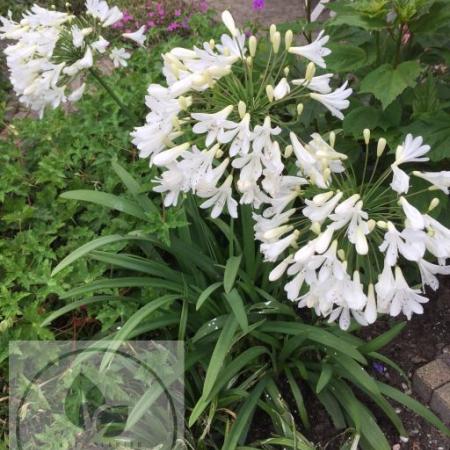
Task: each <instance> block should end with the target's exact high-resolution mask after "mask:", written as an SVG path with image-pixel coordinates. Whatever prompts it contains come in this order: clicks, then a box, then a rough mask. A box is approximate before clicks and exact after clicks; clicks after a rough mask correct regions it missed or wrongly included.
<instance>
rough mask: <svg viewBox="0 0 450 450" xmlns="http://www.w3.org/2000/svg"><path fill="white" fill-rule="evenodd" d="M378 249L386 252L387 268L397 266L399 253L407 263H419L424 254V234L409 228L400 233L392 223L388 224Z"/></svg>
mask: <svg viewBox="0 0 450 450" xmlns="http://www.w3.org/2000/svg"><path fill="white" fill-rule="evenodd" d="M379 248H380V251H382V252H386V259H385V262H386V264H388V265H389V266H395V265H396V264H397V259H398V255H399V253H400V254H401V255H402V256H403V257H404V258H406V259H407V260H408V261H419V259H421V258H422V257H423V255H424V254H425V233H423V232H418V231H417V230H413V229H410V228H405V229H404V230H403V231H402V232H401V233H400V232H399V231H398V230H397V229H396V228H395V226H394V224H393V223H391V222H388V231H387V232H386V233H385V235H384V241H383V243H382V244H381V245H380V247H379Z"/></svg>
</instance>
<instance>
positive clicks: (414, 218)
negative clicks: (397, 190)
mask: <svg viewBox="0 0 450 450" xmlns="http://www.w3.org/2000/svg"><path fill="white" fill-rule="evenodd" d="M399 203H400V205H401V206H402V208H403V212H404V213H405V216H406V218H407V219H408V226H409V227H410V228H412V229H413V230H423V228H424V226H425V220H424V217H423V214H422V213H421V212H420V211H419V210H418V209H417V208H415V207H414V206H413V205H411V203H409V202H408V200H406V198H405V197H400V200H399Z"/></svg>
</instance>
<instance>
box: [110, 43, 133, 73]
mask: <svg viewBox="0 0 450 450" xmlns="http://www.w3.org/2000/svg"><path fill="white" fill-rule="evenodd" d="M109 57H110V58H111V60H112V62H113V64H114V67H116V68H117V67H120V66H122V67H127V66H128V62H127V60H128V59H130V57H131V54H130V53H128V52H127V51H126V50H125V49H124V48H117V47H114V48H113V49H112V50H111V53H110V54H109Z"/></svg>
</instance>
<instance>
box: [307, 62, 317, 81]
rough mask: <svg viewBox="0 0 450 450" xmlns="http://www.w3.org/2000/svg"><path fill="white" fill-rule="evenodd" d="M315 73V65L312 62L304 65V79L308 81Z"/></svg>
mask: <svg viewBox="0 0 450 450" xmlns="http://www.w3.org/2000/svg"><path fill="white" fill-rule="evenodd" d="M315 73H316V65H315V64H314V63H313V62H310V63H309V64H308V65H307V67H306V73H305V80H306V81H307V82H310V81H311V80H312V78H313V76H314V74H315Z"/></svg>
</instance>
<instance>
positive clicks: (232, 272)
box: [223, 255, 242, 294]
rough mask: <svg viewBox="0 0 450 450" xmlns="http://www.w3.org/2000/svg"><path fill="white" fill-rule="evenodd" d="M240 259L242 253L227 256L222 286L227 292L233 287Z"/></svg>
mask: <svg viewBox="0 0 450 450" xmlns="http://www.w3.org/2000/svg"><path fill="white" fill-rule="evenodd" d="M241 259H242V255H239V256H232V257H230V258H228V261H227V264H226V266H225V273H224V275H223V286H224V288H225V292H226V293H227V294H229V293H230V291H231V289H233V286H234V282H235V280H236V276H237V273H238V271H239V265H240V264H241Z"/></svg>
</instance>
